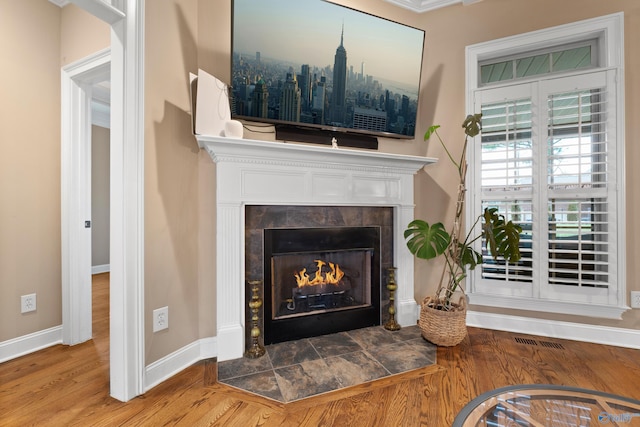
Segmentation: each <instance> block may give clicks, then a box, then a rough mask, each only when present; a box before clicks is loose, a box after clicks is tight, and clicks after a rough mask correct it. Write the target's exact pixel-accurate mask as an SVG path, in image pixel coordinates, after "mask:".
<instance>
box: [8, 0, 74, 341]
mask: <svg viewBox="0 0 640 427" xmlns="http://www.w3.org/2000/svg"><path fill="white" fill-rule="evenodd" d="M0 10H1V11H2V12H1V13H0V52H2V56H1V59H0V60H1V61H2V62H1V67H0V70H1V71H0V93H1V94H2V99H0V342H2V341H4V340H7V339H11V338H15V337H19V336H22V335H26V334H29V333H33V332H37V331H40V330H43V329H47V328H51V327H53V326H58V325H60V324H61V323H62V314H61V308H60V307H61V294H60V143H59V141H60V57H59V52H60V48H59V35H60V9H59V8H57V7H56V6H54V5H53V4H51V3H49V2H47V1H46V0H37V1H26V2H25V1H13V0H0ZM26 22H28V23H29V25H25V23H26ZM30 293H36V295H37V308H38V309H37V311H35V312H31V313H26V314H20V296H21V295H25V294H30Z"/></svg>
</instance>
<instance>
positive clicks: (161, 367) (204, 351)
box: [144, 337, 218, 393]
mask: <svg viewBox="0 0 640 427" xmlns="http://www.w3.org/2000/svg"><path fill="white" fill-rule="evenodd" d="M217 356H218V342H217V339H216V337H211V338H203V339H201V340H198V341H195V342H193V343H191V344H189V345H186V346H184V347H182V348H181V349H179V350H176V351H174V352H173V353H171V354H168V355H167V356H165V357H163V358H162V359H159V360H157V361H155V362H153V363H152V364H150V365H148V366H147V367H146V368H145V380H144V383H145V384H144V391H145V393H146V392H147V391H149V390H150V389H152V388H153V387H155V386H157V385H158V384H160V383H161V382H163V381H165V380H167V379H169V378H171V377H172V376H174V375H175V374H177V373H178V372H180V371H182V370H184V369H186V368H188V367H189V366H191V365H193V364H194V363H196V362H199V361H200V360H204V359H210V358H212V357H217Z"/></svg>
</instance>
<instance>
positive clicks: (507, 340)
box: [0, 274, 640, 427]
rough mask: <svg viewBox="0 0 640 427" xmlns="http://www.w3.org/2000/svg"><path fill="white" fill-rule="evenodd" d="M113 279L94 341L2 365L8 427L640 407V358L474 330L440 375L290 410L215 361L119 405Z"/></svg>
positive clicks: (437, 369)
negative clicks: (250, 390) (510, 395)
mask: <svg viewBox="0 0 640 427" xmlns="http://www.w3.org/2000/svg"><path fill="white" fill-rule="evenodd" d="M108 280H109V277H108V274H102V275H97V276H94V312H93V313H94V325H93V330H94V339H93V340H92V341H90V342H87V343H83V344H80V345H77V346H74V347H66V346H62V345H59V346H55V347H52V348H48V349H45V350H42V351H39V352H37V353H35V354H31V355H28V356H24V357H21V358H18V359H15V360H11V361H8V362H5V363H3V364H0V425H1V426H29V425H37V426H114V425H115V426H120V425H126V426H160V425H172V426H173V425H180V426H203V425H216V426H243V427H244V426H281V425H283V426H349V427H356V426H419V425H423V426H436V427H440V426H450V425H451V423H452V421H453V419H454V417H455V415H456V414H457V413H458V411H460V409H462V407H463V406H464V405H465V404H466V403H468V402H469V401H470V400H471V399H473V398H475V397H476V396H478V395H479V394H481V393H483V392H487V391H490V390H493V389H495V388H498V387H503V386H507V385H513V384H528V383H532V384H533V383H536V384H541V383H548V384H560V385H570V386H574V387H581V388H587V389H594V390H600V391H604V392H608V393H613V394H618V395H622V396H627V397H631V398H634V399H640V350H631V349H624V348H617V347H611V346H604V345H597V344H589V343H582V342H574V341H566V340H558V339H551V338H542V337H535V336H527V335H521V334H512V333H506V332H499V331H491V330H484V329H476V328H470V329H469V336H468V337H467V338H466V339H465V341H464V342H463V343H462V344H461V345H459V346H457V347H455V348H439V349H438V356H437V357H438V363H437V365H436V366H434V367H428V368H425V369H422V370H418V371H412V372H409V373H407V374H404V375H402V376H397V377H392V378H385V379H383V380H380V381H376V382H374V383H369V384H364V385H360V386H356V387H353V388H349V389H345V390H341V391H337V392H333V393H330V394H325V395H321V396H318V397H314V398H310V399H304V400H301V401H298V402H294V403H290V404H280V403H277V402H274V401H269V400H266V399H264V398H260V397H257V396H253V395H250V394H247V393H244V392H241V391H239V390H236V389H233V388H230V387H228V386H225V385H223V384H218V383H216V365H215V362H200V363H198V364H196V365H194V366H191V367H189V368H188V369H186V370H184V371H183V372H181V373H180V374H178V375H176V376H175V377H173V378H171V379H169V380H167V381H165V382H164V383H162V384H160V385H158V386H157V387H155V388H153V389H152V390H150V391H149V392H147V393H146V394H145V395H143V396H140V397H138V398H136V399H133V400H131V401H130V402H127V403H122V402H119V401H117V400H115V399H112V398H111V397H109V357H108V335H109V333H108V327H109V322H108V313H109V309H108ZM637 420H638V422H640V419H637ZM634 421H635V420H634ZM628 425H634V424H633V422H632V423H630V424H628Z"/></svg>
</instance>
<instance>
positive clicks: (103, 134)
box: [91, 125, 111, 266]
mask: <svg viewBox="0 0 640 427" xmlns="http://www.w3.org/2000/svg"><path fill="white" fill-rule="evenodd" d="M110 138H111V132H110V131H109V129H107V128H103V127H101V126H95V125H94V126H92V127H91V265H92V266H104V265H108V264H109V198H110V195H109V188H110V185H109V184H110V183H109V179H110V176H111V175H110V172H109V168H110V165H111V162H110V157H109V150H110V147H111V142H110Z"/></svg>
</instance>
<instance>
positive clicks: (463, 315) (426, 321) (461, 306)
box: [418, 297, 467, 347]
mask: <svg viewBox="0 0 640 427" xmlns="http://www.w3.org/2000/svg"><path fill="white" fill-rule="evenodd" d="M438 303H439V301H438V300H437V299H435V298H432V297H426V298H425V299H424V300H423V301H422V304H421V306H420V320H419V321H418V325H419V326H420V331H421V333H422V337H423V338H424V339H426V340H427V341H429V342H432V343H433V344H435V345H438V346H442V347H453V346H456V345H458V344H460V343H461V342H462V340H464V338H465V337H466V336H467V304H466V300H465V298H464V297H461V298H460V302H459V303H457V304H453V306H454V307H455V308H454V309H453V310H449V311H445V310H438V309H437V308H435V307H437V306H438Z"/></svg>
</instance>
